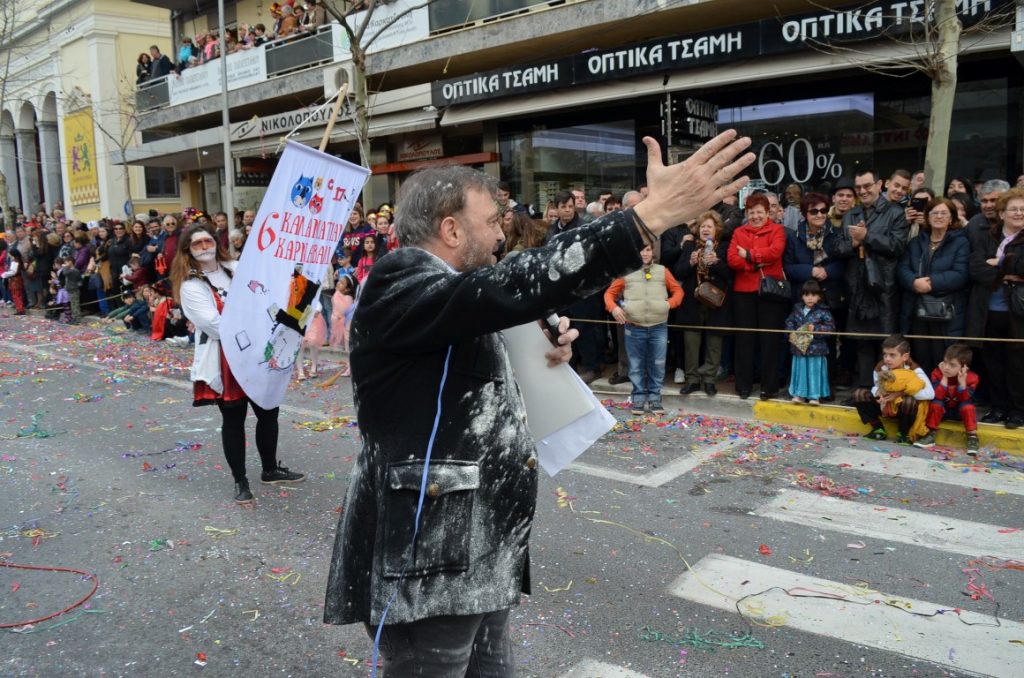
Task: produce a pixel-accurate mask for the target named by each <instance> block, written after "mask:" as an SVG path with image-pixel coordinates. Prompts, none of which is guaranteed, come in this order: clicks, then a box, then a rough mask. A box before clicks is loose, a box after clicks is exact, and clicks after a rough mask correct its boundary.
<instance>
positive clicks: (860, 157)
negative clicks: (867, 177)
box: [718, 94, 875, 192]
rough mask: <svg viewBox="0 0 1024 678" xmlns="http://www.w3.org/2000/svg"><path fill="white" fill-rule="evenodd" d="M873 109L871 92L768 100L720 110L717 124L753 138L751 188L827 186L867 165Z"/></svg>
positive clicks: (772, 188)
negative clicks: (788, 99)
mask: <svg viewBox="0 0 1024 678" xmlns="http://www.w3.org/2000/svg"><path fill="white" fill-rule="evenodd" d="M874 108H875V106H874V96H873V95H872V94H851V95H847V96H837V97H826V98H821V99H800V100H797V101H786V102H780V103H770V102H766V103H764V104H755V105H753V106H741V107H737V108H720V109H719V112H718V126H719V129H724V128H727V127H732V128H735V129H736V130H738V131H739V132H740V134H745V135H747V136H749V137H750V138H751V139H753V142H754V143H753V145H752V148H751V150H752V151H753V152H754V153H755V154H757V160H756V161H755V163H754V165H753V167H752V168H751V171H750V177H751V179H752V180H753V181H752V183H753V184H754V186H755V187H761V188H767V189H769V190H772V191H777V192H781V191H782V190H783V189H784V188H785V186H786V185H787V184H790V183H798V184H800V185H802V186H804V187H807V188H810V187H828V186H831V185H832V184H834V183H835V182H836V180H837V179H839V178H840V177H843V176H847V177H849V176H853V173H854V171H855V170H856V168H857V167H858V166H866V165H869V164H870V163H871V159H872V132H873V130H874Z"/></svg>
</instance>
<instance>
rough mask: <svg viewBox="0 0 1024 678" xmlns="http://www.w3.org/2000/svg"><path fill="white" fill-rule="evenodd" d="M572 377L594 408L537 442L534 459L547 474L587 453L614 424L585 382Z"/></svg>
mask: <svg viewBox="0 0 1024 678" xmlns="http://www.w3.org/2000/svg"><path fill="white" fill-rule="evenodd" d="M565 367H568V366H567V365H566V366H565ZM571 370H572V368H570V371H571ZM572 376H573V377H575V378H576V381H577V383H578V384H579V387H580V388H581V389H582V390H583V391H585V392H586V397H587V398H588V399H589V400H590V401H591V402H592V403H593V405H594V408H593V409H592V410H591V411H590V412H588V413H587V414H585V415H583V416H582V417H580V418H579V419H577V420H576V421H574V422H572V423H571V424H569V425H568V426H563V427H562V428H560V429H558V430H557V431H555V432H554V433H552V434H551V435H549V436H548V437H546V438H544V439H542V440H539V441H537V458H538V459H539V460H540V465H541V466H542V467H543V468H544V470H545V471H547V472H548V475H549V476H553V475H555V474H556V473H558V472H559V471H561V470H562V469H564V468H565V467H566V466H568V465H569V464H571V463H572V462H573V461H574V460H575V459H576V457H578V456H580V455H581V454H583V453H584V452H586V451H587V450H588V449H589V448H590V446H591V445H593V444H594V443H595V442H597V439H598V438H600V437H601V436H603V435H604V434H605V433H608V431H610V430H612V427H613V426H615V421H616V420H615V417H613V416H612V415H611V413H610V412H609V411H608V410H606V409H605V408H604V405H602V404H601V401H599V400H598V399H597V398H596V397H595V396H594V394H593V393H592V392H591V390H590V387H589V386H587V385H586V384H584V383H583V380H582V379H580V378H579V377H578V376H577V375H576V373H575V372H573V373H572Z"/></svg>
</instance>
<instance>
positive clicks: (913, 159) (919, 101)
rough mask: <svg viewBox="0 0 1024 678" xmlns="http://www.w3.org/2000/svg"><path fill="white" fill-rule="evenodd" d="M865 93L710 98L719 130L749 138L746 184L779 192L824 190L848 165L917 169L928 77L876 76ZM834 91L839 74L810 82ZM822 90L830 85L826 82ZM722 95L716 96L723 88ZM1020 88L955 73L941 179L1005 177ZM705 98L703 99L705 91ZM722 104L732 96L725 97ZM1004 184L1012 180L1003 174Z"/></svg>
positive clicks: (1014, 153)
mask: <svg viewBox="0 0 1024 678" xmlns="http://www.w3.org/2000/svg"><path fill="white" fill-rule="evenodd" d="M876 81H877V82H876V83H875V84H877V85H878V86H877V88H876V89H875V90H874V91H873V92H868V93H859V94H841V95H836V96H825V97H821V98H814V99H798V100H794V101H784V102H773V101H771V100H770V99H769V100H767V101H766V102H765V103H763V104H754V105H747V106H734V107H728V106H724V105H721V103H720V102H719V106H720V107H719V117H718V126H719V129H725V128H729V127H733V128H735V129H737V130H738V131H739V132H740V133H741V134H745V135H748V136H750V137H751V138H752V139H753V142H754V143H753V147H752V149H751V150H752V151H753V152H754V153H755V154H756V155H757V160H756V161H755V163H754V165H753V166H752V167H751V169H750V171H749V172H748V174H749V176H750V177H751V180H752V186H753V187H755V188H766V189H768V190H772V191H776V192H782V191H783V190H784V189H785V187H786V185H787V184H790V183H798V184H800V185H801V186H803V188H804V189H805V190H807V189H818V190H823V191H824V192H828V190H829V189H830V188H831V186H832V185H834V184H835V182H836V180H837V179H839V178H840V177H845V178H852V177H853V176H854V173H855V172H856V171H857V169H858V168H868V167H870V168H872V169H875V170H876V171H877V172H878V173H879V174H880V175H881V176H882V177H883V178H886V177H888V176H889V174H890V173H891V172H892V171H893V170H894V169H905V170H908V171H910V172H913V171H915V170H919V169H923V168H924V160H925V150H926V146H927V142H928V126H929V124H930V115H931V96H930V92H929V83H928V82H927V81H923V80H914V81H906V82H905V81H902V80H897V79H886V78H878V79H876ZM812 86H818V87H820V89H822V90H824V92H823V93H824V94H829V95H832V94H835V92H836V90H837V89H839V90H841V89H842V87H843V85H842V83H828V84H826V83H820V84H818V85H812ZM829 90H831V91H829ZM723 98H725V97H723ZM1019 99H1020V87H1019V86H1016V84H1014V83H1011V81H1010V80H1009V79H1008V78H984V77H982V78H980V79H968V78H961V80H960V81H959V83H958V84H957V93H956V100H955V102H954V107H953V119H952V124H951V129H950V138H949V154H948V160H947V164H948V167H947V172H946V177H943V178H941V181H940V183H941V184H942V186H943V187H945V185H946V182H948V180H949V178H950V177H954V176H961V177H964V178H966V179H968V180H971V181H986V180H988V179H1007V180H1012V179H1014V177H1015V176H1016V174H1015V172H1016V168H1017V166H1018V164H1019V155H1020V153H1019V149H1020V130H1019V128H1018V125H1017V123H1015V122H1014V121H1015V120H1018V119H1019V108H1020V106H1019ZM709 100H713V98H711V97H709ZM732 103H740V102H739V101H736V100H735V99H734V100H733V102H732ZM1011 183H1012V181H1011Z"/></svg>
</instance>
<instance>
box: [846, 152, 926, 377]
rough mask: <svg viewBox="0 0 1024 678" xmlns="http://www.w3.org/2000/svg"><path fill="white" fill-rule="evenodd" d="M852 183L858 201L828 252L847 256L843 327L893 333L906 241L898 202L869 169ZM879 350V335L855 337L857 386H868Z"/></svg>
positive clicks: (879, 356) (857, 330) (905, 231)
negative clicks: (885, 194)
mask: <svg viewBox="0 0 1024 678" xmlns="http://www.w3.org/2000/svg"><path fill="white" fill-rule="evenodd" d="M853 183H854V188H855V189H856V191H857V196H858V197H859V198H860V201H861V204H860V205H857V206H856V207H854V208H853V209H851V210H850V211H849V212H847V213H846V214H844V215H843V229H842V231H841V233H840V235H841V237H840V238H839V240H838V241H837V242H836V245H835V247H834V249H833V251H831V252H828V254H829V257H830V258H833V259H848V260H849V261H848V263H847V266H846V283H847V285H848V286H849V297H848V298H849V309H848V316H847V321H846V323H847V324H846V329H847V330H849V331H850V332H868V333H874V334H892V333H893V332H896V331H897V330H898V329H899V312H900V289H899V285H898V284H897V282H896V268H897V266H898V265H899V261H900V256H902V254H903V250H904V249H906V247H907V232H908V229H909V227H908V225H907V219H906V216H905V215H904V213H903V208H902V207H900V206H899V205H897V204H895V203H891V202H889V201H888V200H886V199H885V198H884V197H883V196H882V181H881V179H879V178H878V177H877V176H876V175H875V172H874V170H870V169H860V170H858V171H857V173H856V174H855V175H854V181H853ZM881 355H882V354H881V340H871V339H863V340H858V341H857V372H856V377H855V379H856V382H855V384H854V385H855V386H856V387H857V388H866V389H870V388H871V387H872V385H873V383H874V377H873V373H874V368H875V365H876V364H877V363H878V361H879V359H880V358H881Z"/></svg>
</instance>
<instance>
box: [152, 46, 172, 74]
mask: <svg viewBox="0 0 1024 678" xmlns="http://www.w3.org/2000/svg"><path fill="white" fill-rule="evenodd" d="M149 56H150V57H151V58H152V63H150V65H149V79H150V80H157V79H159V78H163V77H165V76H167V75H170V73H171V71H173V70H174V64H172V63H171V60H170V59H168V58H167V55H166V54H161V53H160V48H159V47H157V46H156V45H152V46H150V48H149Z"/></svg>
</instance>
